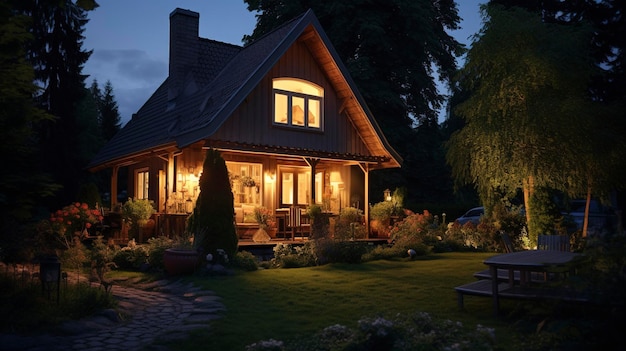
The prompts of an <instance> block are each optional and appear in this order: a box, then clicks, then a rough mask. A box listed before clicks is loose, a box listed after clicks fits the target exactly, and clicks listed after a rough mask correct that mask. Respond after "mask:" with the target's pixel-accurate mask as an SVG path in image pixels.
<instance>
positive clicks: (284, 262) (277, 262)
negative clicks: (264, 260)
mask: <svg viewBox="0 0 626 351" xmlns="http://www.w3.org/2000/svg"><path fill="white" fill-rule="evenodd" d="M271 263H272V267H276V268H279V267H280V268H299V267H309V266H315V265H316V264H317V255H316V246H315V241H313V240H311V241H307V242H305V243H304V245H301V246H294V245H291V244H283V243H279V244H277V245H276V246H274V258H273V259H272V262H271Z"/></svg>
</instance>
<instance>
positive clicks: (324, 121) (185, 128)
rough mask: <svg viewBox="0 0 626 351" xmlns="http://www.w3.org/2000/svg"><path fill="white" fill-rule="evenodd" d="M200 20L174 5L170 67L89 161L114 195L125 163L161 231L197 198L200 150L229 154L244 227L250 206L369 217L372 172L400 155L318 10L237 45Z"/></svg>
mask: <svg viewBox="0 0 626 351" xmlns="http://www.w3.org/2000/svg"><path fill="white" fill-rule="evenodd" d="M199 18H200V15H199V14H198V13H196V12H193V11H189V10H184V9H179V8H177V9H175V10H174V11H173V12H172V13H171V14H170V62H169V76H168V77H167V79H166V80H165V81H164V82H163V83H162V84H161V86H159V87H158V88H157V90H156V91H155V92H154V93H153V95H152V96H151V97H150V98H149V99H148V100H147V101H146V102H145V104H144V105H143V106H142V107H141V108H140V109H139V111H137V113H136V114H134V115H133V117H132V119H131V120H130V121H129V122H128V123H127V124H126V125H125V126H124V127H123V128H122V129H121V130H120V131H119V132H118V133H117V135H115V136H114V137H113V138H112V139H111V140H110V141H109V142H108V143H107V144H106V145H105V146H104V147H103V148H102V149H101V150H100V151H99V153H98V154H97V155H96V156H95V158H94V159H93V160H92V161H91V164H90V166H89V169H90V170H92V171H98V170H102V169H111V170H112V176H111V194H117V193H118V173H119V170H120V169H122V168H124V167H126V168H127V170H128V189H127V190H128V195H129V196H130V197H136V198H148V199H150V200H154V202H155V204H156V206H157V211H158V214H157V219H156V220H157V224H156V225H157V230H160V232H163V233H165V234H169V232H171V231H174V229H173V228H178V229H176V230H177V231H180V230H181V229H180V222H181V218H186V214H187V213H189V212H191V209H192V208H193V206H194V202H195V199H196V198H197V196H198V192H199V191H198V181H199V176H200V174H201V172H202V169H201V168H202V164H203V160H204V156H205V152H204V150H206V149H207V148H214V149H218V150H219V151H220V152H221V154H222V156H223V157H224V159H225V160H226V162H227V167H228V170H229V173H230V174H231V180H232V184H233V194H234V200H235V201H234V202H235V209H234V210H235V213H236V221H237V223H238V224H240V225H239V229H241V230H243V231H244V232H245V225H244V224H243V223H245V222H247V220H246V218H247V214H248V213H249V212H251V211H252V209H253V208H254V207H257V206H264V207H266V208H269V209H272V210H273V211H277V213H283V210H281V209H287V208H292V207H294V206H298V207H302V208H304V207H306V206H307V205H309V204H311V203H317V204H319V205H320V206H322V207H323V209H324V210H326V211H329V212H334V213H338V212H339V211H340V209H341V208H343V207H346V206H354V207H360V208H361V209H363V210H364V211H365V215H366V217H367V211H368V206H365V204H368V203H369V199H368V184H369V173H370V172H371V171H374V170H378V169H384V168H394V167H400V165H401V162H402V160H401V158H400V157H399V155H398V154H397V153H396V152H395V151H394V150H393V149H392V148H391V146H390V145H389V143H388V142H387V140H386V139H385V137H384V135H383V134H382V132H381V130H380V128H379V126H378V125H377V123H376V121H375V120H374V117H373V116H372V114H371V112H370V111H369V110H368V108H367V106H366V104H365V101H364V100H363V97H362V96H361V95H360V94H359V92H358V91H357V89H356V86H355V84H354V82H353V80H352V78H351V77H350V76H349V75H348V71H347V69H346V67H345V66H344V65H343V63H342V62H341V61H340V60H339V56H338V54H337V53H336V51H335V50H334V49H333V47H332V45H331V43H330V41H329V39H328V37H327V36H326V34H325V33H324V31H323V30H322V28H321V26H320V23H319V22H318V20H317V18H316V17H315V15H314V13H313V12H312V11H310V10H309V11H308V12H306V13H304V14H302V15H301V16H299V17H297V18H295V19H293V20H291V21H290V22H288V23H285V24H284V25H282V26H281V27H279V28H277V29H276V30H274V31H273V32H271V33H269V34H267V35H265V36H264V37H262V38H260V39H258V40H256V41H255V42H253V43H251V44H249V45H247V46H245V47H241V46H237V45H231V44H226V43H222V42H217V41H214V40H209V39H205V38H200V37H199V36H198V30H199ZM115 202H116V197H115V196H112V204H111V206H112V208H115V205H116V204H115ZM176 218H178V219H176ZM176 223H178V224H176ZM242 228H243V229H242ZM175 234H182V233H175ZM241 235H242V236H245V233H242V234H241Z"/></svg>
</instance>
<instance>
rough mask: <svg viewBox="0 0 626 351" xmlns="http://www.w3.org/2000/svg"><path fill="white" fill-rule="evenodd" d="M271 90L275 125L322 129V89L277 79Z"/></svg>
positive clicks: (301, 81) (308, 84) (305, 83)
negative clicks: (272, 91) (272, 90)
mask: <svg viewBox="0 0 626 351" xmlns="http://www.w3.org/2000/svg"><path fill="white" fill-rule="evenodd" d="M272 88H273V89H274V123H275V124H277V125H285V126H294V127H301V128H309V129H322V101H323V100H324V89H322V87H320V86H318V85H315V84H313V83H310V82H307V81H304V80H299V79H294V78H277V79H274V81H273V87H272Z"/></svg>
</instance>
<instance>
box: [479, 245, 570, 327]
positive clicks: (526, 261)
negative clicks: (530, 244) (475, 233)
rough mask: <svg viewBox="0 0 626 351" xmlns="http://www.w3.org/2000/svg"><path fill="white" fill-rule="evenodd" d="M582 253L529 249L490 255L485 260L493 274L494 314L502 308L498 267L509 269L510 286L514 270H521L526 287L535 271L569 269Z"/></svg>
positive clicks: (520, 273) (521, 284)
mask: <svg viewBox="0 0 626 351" xmlns="http://www.w3.org/2000/svg"><path fill="white" fill-rule="evenodd" d="M581 257H582V254H579V253H574V252H566V251H547V250H527V251H518V252H512V253H506V254H501V255H497V256H493V257H490V258H488V259H486V260H485V261H484V263H485V264H486V265H487V266H489V272H490V276H491V295H492V298H493V310H494V314H496V315H497V314H498V311H499V308H500V295H501V294H502V287H501V286H500V287H499V282H498V269H505V270H508V271H509V288H513V285H514V283H515V279H514V278H513V277H514V272H515V271H519V280H520V286H521V287H524V286H525V285H527V284H528V283H529V282H530V277H531V273H533V272H544V273H546V272H551V271H555V270H557V271H558V270H561V271H568V270H569V269H570V268H571V266H572V264H574V263H575V261H577V260H578V259H579V258H581Z"/></svg>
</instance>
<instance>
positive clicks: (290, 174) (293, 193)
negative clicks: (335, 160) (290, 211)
mask: <svg viewBox="0 0 626 351" xmlns="http://www.w3.org/2000/svg"><path fill="white" fill-rule="evenodd" d="M323 179H324V174H323V172H317V173H315V202H316V203H321V202H322V189H323ZM280 181H281V184H280V206H281V207H287V206H290V205H308V204H309V198H310V194H311V171H308V170H305V169H297V168H289V169H283V170H282V171H281V178H280Z"/></svg>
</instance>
